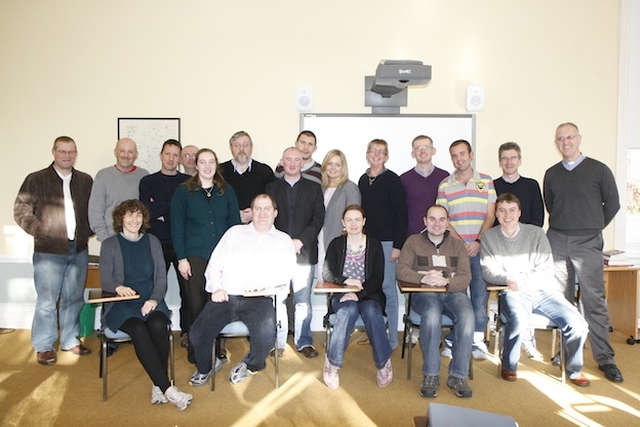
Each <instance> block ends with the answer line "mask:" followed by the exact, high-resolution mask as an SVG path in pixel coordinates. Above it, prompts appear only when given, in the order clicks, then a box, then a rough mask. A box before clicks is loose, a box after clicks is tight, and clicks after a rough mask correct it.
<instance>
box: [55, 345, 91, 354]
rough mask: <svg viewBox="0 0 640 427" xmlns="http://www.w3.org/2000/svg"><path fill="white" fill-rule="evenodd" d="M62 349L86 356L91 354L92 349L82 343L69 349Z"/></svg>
mask: <svg viewBox="0 0 640 427" xmlns="http://www.w3.org/2000/svg"><path fill="white" fill-rule="evenodd" d="M62 351H69V352H71V353H73V354H75V355H76V356H86V355H87V354H91V350H89V349H88V348H87V347H85V346H83V345H82V344H76V345H74V346H73V347H71V348H68V349H66V350H65V349H62Z"/></svg>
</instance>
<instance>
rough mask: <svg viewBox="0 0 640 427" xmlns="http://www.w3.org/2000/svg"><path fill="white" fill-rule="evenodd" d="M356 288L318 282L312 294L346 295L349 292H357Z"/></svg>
mask: <svg viewBox="0 0 640 427" xmlns="http://www.w3.org/2000/svg"><path fill="white" fill-rule="evenodd" d="M358 291H359V289H358V288H357V287H356V286H348V285H340V284H338V283H331V282H318V283H316V287H315V289H314V292H315V293H317V294H348V293H349V292H358Z"/></svg>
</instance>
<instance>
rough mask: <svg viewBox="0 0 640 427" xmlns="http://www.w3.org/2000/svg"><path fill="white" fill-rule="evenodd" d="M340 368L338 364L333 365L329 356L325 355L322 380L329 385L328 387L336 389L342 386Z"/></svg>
mask: <svg viewBox="0 0 640 427" xmlns="http://www.w3.org/2000/svg"><path fill="white" fill-rule="evenodd" d="M338 369H340V368H338V367H337V366H333V365H332V364H331V362H329V358H328V357H327V355H326V354H325V355H324V368H323V370H322V380H323V381H324V383H325V384H326V385H327V387H329V388H332V389H336V388H338V387H339V386H340V377H339V376H338Z"/></svg>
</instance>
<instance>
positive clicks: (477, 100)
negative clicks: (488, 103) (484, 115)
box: [467, 86, 484, 111]
mask: <svg viewBox="0 0 640 427" xmlns="http://www.w3.org/2000/svg"><path fill="white" fill-rule="evenodd" d="M483 108H484V88H483V87H482V86H469V87H467V111H481V110H482V109H483Z"/></svg>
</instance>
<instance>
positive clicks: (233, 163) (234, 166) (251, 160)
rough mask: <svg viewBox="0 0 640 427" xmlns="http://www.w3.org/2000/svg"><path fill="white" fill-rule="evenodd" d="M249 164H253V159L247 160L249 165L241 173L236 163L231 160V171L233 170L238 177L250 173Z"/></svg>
mask: <svg viewBox="0 0 640 427" xmlns="http://www.w3.org/2000/svg"><path fill="white" fill-rule="evenodd" d="M251 162H253V159H249V164H248V165H247V168H246V169H245V170H243V171H241V170H240V169H238V162H236V161H235V159H231V164H232V165H233V170H235V171H236V173H237V174H238V175H242V174H243V173H245V172H251Z"/></svg>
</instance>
